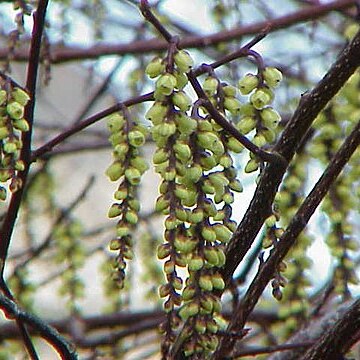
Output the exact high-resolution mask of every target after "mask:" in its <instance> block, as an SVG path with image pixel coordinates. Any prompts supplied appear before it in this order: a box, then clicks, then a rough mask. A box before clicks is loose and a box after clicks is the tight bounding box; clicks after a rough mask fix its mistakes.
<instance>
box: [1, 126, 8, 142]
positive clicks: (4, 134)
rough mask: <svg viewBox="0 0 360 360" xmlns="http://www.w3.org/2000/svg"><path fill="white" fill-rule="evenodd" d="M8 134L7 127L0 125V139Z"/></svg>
mask: <svg viewBox="0 0 360 360" xmlns="http://www.w3.org/2000/svg"><path fill="white" fill-rule="evenodd" d="M9 134H10V132H9V129H8V128H7V127H6V126H2V127H0V140H3V139H5V138H7V137H8V136H9Z"/></svg>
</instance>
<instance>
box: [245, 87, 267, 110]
mask: <svg viewBox="0 0 360 360" xmlns="http://www.w3.org/2000/svg"><path fill="white" fill-rule="evenodd" d="M271 100H272V99H271V96H270V94H269V93H268V92H267V91H265V90H264V89H258V90H256V91H255V92H254V93H253V94H252V95H251V96H250V101H251V103H252V104H253V106H254V107H255V109H258V110H261V109H262V108H263V107H264V106H266V105H268V104H269V103H270V102H271Z"/></svg>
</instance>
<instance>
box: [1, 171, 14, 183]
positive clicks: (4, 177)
mask: <svg viewBox="0 0 360 360" xmlns="http://www.w3.org/2000/svg"><path fill="white" fill-rule="evenodd" d="M12 174H13V172H12V171H11V170H8V169H0V182H6V181H8V180H9V179H10V178H11V177H12Z"/></svg>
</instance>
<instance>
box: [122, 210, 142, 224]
mask: <svg viewBox="0 0 360 360" xmlns="http://www.w3.org/2000/svg"><path fill="white" fill-rule="evenodd" d="M125 220H126V221H127V222H128V223H129V224H132V225H135V224H136V223H137V222H138V220H139V218H138V216H137V214H136V213H135V212H134V211H131V210H129V211H127V212H126V214H125Z"/></svg>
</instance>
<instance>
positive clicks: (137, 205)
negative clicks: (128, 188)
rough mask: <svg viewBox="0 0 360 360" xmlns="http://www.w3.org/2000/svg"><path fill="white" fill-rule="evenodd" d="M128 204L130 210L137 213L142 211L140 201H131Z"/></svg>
mask: <svg viewBox="0 0 360 360" xmlns="http://www.w3.org/2000/svg"><path fill="white" fill-rule="evenodd" d="M128 204H129V207H130V209H132V210H134V211H136V212H138V211H140V201H139V200H138V199H130V200H128Z"/></svg>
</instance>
